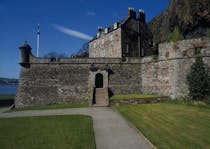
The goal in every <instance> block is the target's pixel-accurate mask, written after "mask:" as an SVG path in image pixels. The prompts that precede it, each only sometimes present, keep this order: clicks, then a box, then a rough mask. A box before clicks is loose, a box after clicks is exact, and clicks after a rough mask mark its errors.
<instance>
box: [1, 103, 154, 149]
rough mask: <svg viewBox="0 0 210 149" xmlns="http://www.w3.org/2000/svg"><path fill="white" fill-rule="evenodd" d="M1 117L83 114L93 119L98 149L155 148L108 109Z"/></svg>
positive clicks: (46, 111)
mask: <svg viewBox="0 0 210 149" xmlns="http://www.w3.org/2000/svg"><path fill="white" fill-rule="evenodd" d="M4 110H6V109H0V117H23V116H44V115H69V114H83V115H90V116H92V118H93V128H94V133H95V141H96V148H97V149H150V148H153V146H152V145H151V144H150V143H149V142H148V141H147V140H146V139H145V138H144V136H143V135H141V134H139V133H138V132H137V130H136V129H135V128H133V127H132V126H131V125H130V124H129V123H128V122H127V121H126V120H125V119H124V118H123V117H122V116H121V115H120V114H119V113H118V112H116V111H115V110H113V109H111V108H108V107H90V108H72V109H56V110H31V111H19V112H10V113H3V111H4Z"/></svg>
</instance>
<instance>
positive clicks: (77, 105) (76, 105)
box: [7, 102, 89, 112]
mask: <svg viewBox="0 0 210 149" xmlns="http://www.w3.org/2000/svg"><path fill="white" fill-rule="evenodd" d="M88 106H89V104H88V102H81V103H74V104H73V103H72V104H52V105H43V106H32V107H23V108H15V109H12V110H9V111H7V112H14V111H25V110H47V109H66V108H82V107H88Z"/></svg>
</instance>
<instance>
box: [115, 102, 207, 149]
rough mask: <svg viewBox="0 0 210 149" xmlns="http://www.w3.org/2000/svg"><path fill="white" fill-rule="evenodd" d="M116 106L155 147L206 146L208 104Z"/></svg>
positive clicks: (163, 148)
mask: <svg viewBox="0 0 210 149" xmlns="http://www.w3.org/2000/svg"><path fill="white" fill-rule="evenodd" d="M115 108H116V109H117V110H118V111H119V112H120V113H121V114H122V115H123V116H124V117H126V118H127V119H128V120H129V121H130V122H131V123H133V124H134V125H135V126H136V127H137V128H138V129H139V130H140V131H141V132H142V133H143V134H144V135H145V137H147V138H148V139H149V140H150V141H151V142H152V143H153V144H154V145H155V146H156V147H157V148H162V149H168V148H171V149H179V148H190V149H197V148H206V147H207V148H208V147H209V146H210V139H209V138H210V125H209V124H210V108H209V107H206V106H195V105H194V106H191V105H184V104H178V103H177V104H173V103H157V104H142V105H123V106H115Z"/></svg>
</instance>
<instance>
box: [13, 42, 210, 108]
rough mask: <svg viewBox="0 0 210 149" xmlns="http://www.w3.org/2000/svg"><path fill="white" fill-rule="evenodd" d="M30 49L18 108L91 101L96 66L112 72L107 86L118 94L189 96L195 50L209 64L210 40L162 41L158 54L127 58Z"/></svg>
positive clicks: (23, 61)
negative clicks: (50, 55) (47, 55)
mask: <svg viewBox="0 0 210 149" xmlns="http://www.w3.org/2000/svg"><path fill="white" fill-rule="evenodd" d="M29 47H30V46H29ZM29 47H28V46H27V45H24V46H22V47H21V48H20V49H22V50H21V51H22V54H21V55H22V57H21V62H20V64H21V66H23V67H21V72H20V80H19V85H18V90H17V95H16V98H15V105H16V106H17V107H22V106H32V105H46V104H53V103H65V102H68V103H76V102H81V101H88V100H89V101H90V100H91V98H92V96H91V92H90V91H91V89H90V88H91V87H93V86H89V84H94V82H93V80H94V77H95V76H91V75H93V74H95V73H91V71H92V70H91V69H97V70H96V71H95V72H97V71H98V72H105V71H106V72H107V73H108V78H106V80H108V88H109V90H110V92H112V93H114V94H133V93H137V94H138V93H147V94H160V95H164V96H170V97H172V98H178V97H181V96H186V95H187V94H188V85H187V81H186V76H187V74H188V72H189V71H190V67H191V65H192V64H193V62H194V61H195V57H196V56H197V55H196V54H198V53H201V54H200V55H201V56H202V57H203V60H204V62H205V63H206V64H207V65H209V67H210V57H209V56H210V41H209V39H193V40H183V41H179V42H171V43H163V44H160V45H159V56H150V57H144V58H123V59H122V58H87V59H78V58H75V59H44V58H36V57H34V56H33V55H32V54H31V53H30V48H29ZM199 51H200V52H199ZM93 71H94V70H93ZM90 78H91V79H90ZM90 81H92V82H90Z"/></svg>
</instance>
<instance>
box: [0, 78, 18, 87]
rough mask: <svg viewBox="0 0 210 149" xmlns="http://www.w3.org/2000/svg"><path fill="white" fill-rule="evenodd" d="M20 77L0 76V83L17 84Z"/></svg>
mask: <svg viewBox="0 0 210 149" xmlns="http://www.w3.org/2000/svg"><path fill="white" fill-rule="evenodd" d="M17 84H18V79H10V78H0V85H17Z"/></svg>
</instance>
